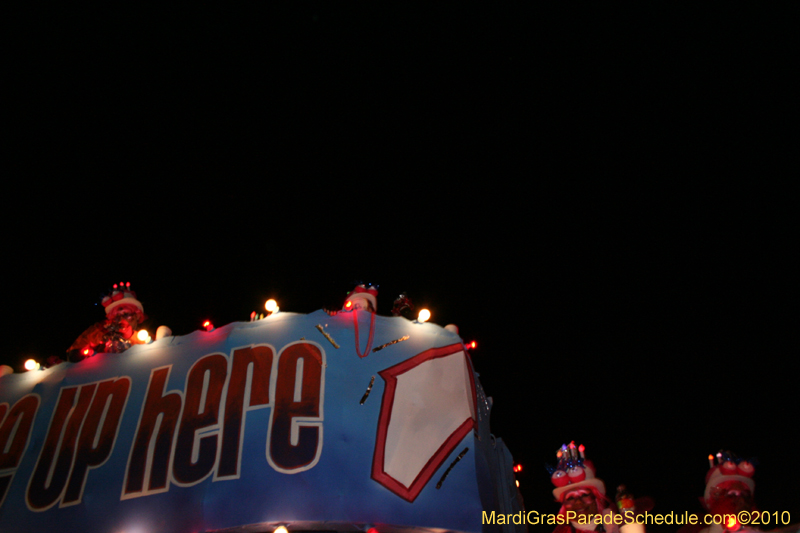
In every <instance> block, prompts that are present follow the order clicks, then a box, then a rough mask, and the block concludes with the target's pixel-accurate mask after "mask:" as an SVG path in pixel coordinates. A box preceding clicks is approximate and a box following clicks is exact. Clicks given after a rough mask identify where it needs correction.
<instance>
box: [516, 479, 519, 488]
mask: <svg viewBox="0 0 800 533" xmlns="http://www.w3.org/2000/svg"><path fill="white" fill-rule="evenodd" d="M516 482H517V487H519V480H518V479H517V480H516Z"/></svg>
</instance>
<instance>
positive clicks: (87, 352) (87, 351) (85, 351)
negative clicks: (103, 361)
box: [81, 348, 94, 357]
mask: <svg viewBox="0 0 800 533" xmlns="http://www.w3.org/2000/svg"><path fill="white" fill-rule="evenodd" d="M81 353H82V354H83V356H84V357H89V356H90V355H92V354H93V353H94V350H92V349H91V348H84V349H83V351H82V352H81Z"/></svg>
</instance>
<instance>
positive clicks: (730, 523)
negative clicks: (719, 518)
mask: <svg viewBox="0 0 800 533" xmlns="http://www.w3.org/2000/svg"><path fill="white" fill-rule="evenodd" d="M725 528H726V529H729V530H731V531H736V530H737V529H739V523H738V522H737V521H736V516H735V515H728V517H727V518H726V520H725Z"/></svg>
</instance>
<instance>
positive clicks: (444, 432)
mask: <svg viewBox="0 0 800 533" xmlns="http://www.w3.org/2000/svg"><path fill="white" fill-rule="evenodd" d="M380 376H381V377H382V378H383V379H384V381H386V388H385V389H384V394H383V403H382V405H381V416H380V420H379V421H378V436H377V439H376V443H375V454H374V456H373V461H372V477H373V479H375V480H376V481H377V482H379V483H381V484H382V485H384V486H385V487H386V488H388V489H389V490H391V491H392V492H394V493H395V494H397V495H398V496H400V497H402V498H405V499H406V500H408V501H414V499H415V498H416V497H417V496H418V495H419V493H420V492H421V491H422V489H423V488H424V487H425V485H426V484H427V483H428V481H429V480H430V479H431V477H432V476H433V474H434V473H435V472H436V470H437V469H438V468H439V467H440V466H441V464H442V462H443V461H444V460H445V459H446V458H447V456H448V455H449V454H450V452H452V451H453V449H454V448H455V447H456V446H457V445H458V443H459V442H460V441H461V440H462V439H463V438H464V437H465V436H466V435H467V434H469V432H470V430H472V429H473V428H475V427H476V426H475V424H476V422H475V408H476V406H475V401H476V400H475V381H474V377H473V373H472V367H471V365H470V363H469V359H468V357H467V355H466V353H465V352H464V348H463V346H462V345H461V344H453V345H450V346H445V347H442V348H432V349H430V350H426V351H424V352H422V353H420V354H417V355H416V356H414V357H412V358H410V359H407V360H405V361H403V362H402V363H399V364H397V365H395V366H393V367H390V368H387V369H386V370H383V371H381V372H380Z"/></svg>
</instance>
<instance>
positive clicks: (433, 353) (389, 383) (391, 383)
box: [372, 344, 478, 502]
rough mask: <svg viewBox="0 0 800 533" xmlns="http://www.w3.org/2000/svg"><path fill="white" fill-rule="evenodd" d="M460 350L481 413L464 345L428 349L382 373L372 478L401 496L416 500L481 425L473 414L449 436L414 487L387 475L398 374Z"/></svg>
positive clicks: (474, 409)
mask: <svg viewBox="0 0 800 533" xmlns="http://www.w3.org/2000/svg"><path fill="white" fill-rule="evenodd" d="M458 352H462V353H463V354H464V358H465V360H466V365H467V369H468V370H469V381H470V392H471V393H472V403H473V413H476V412H477V395H476V391H475V377H474V375H473V373H472V372H473V370H472V364H471V361H470V360H469V357H468V356H467V354H466V351H465V350H464V346H463V345H462V344H451V345H449V346H443V347H441V348H431V349H429V350H425V351H424V352H421V353H419V354H417V355H415V356H414V357H411V358H409V359H406V360H405V361H403V362H402V363H398V364H396V365H394V366H392V367H389V368H387V369H385V370H381V371H380V372H378V374H379V375H380V376H381V377H382V378H383V380H384V381H385V382H386V388H385V389H384V391H383V399H382V401H381V414H380V418H379V419H378V435H377V438H376V439H375V453H374V454H373V456H372V479H374V480H375V481H377V482H378V483H380V484H381V485H383V486H384V487H386V488H387V489H389V490H390V491H392V492H394V493H395V494H397V495H398V496H400V497H401V498H403V499H405V500H407V501H409V502H413V501H414V500H415V499H416V498H417V496H419V493H420V492H422V489H423V488H424V487H425V485H426V484H427V483H428V481H430V479H431V478H432V477H433V475H434V474H435V473H436V470H437V469H438V468H439V467H440V466H441V465H442V463H443V462H444V461H445V459H447V456H449V455H450V453H451V452H452V451H453V449H455V447H456V446H457V445H458V443H459V442H461V440H462V439H463V438H464V437H466V436H467V435H468V434H469V432H470V430H472V429H477V427H478V424H477V421H476V420H475V418H474V417H473V416H470V417H469V418H467V419H466V420H464V422H463V423H461V424H460V425H459V426H458V428H456V430H455V431H454V432H453V433H451V434H450V436H449V437H448V438H447V439H445V441H444V442H443V443H442V445H441V446H439V448H438V449H437V450H436V452H435V453H434V454H433V455H432V456H431V458H430V459H428V462H427V463H425V466H423V467H422V469H421V470H420V472H419V474H417V477H415V478H414V481H412V482H411V486H409V487H406V486H405V485H403V484H402V483H400V482H399V481H397V480H396V479H395V478H393V477H392V476H390V475H389V474H387V473H386V472H385V471H384V470H383V464H384V459H385V457H384V454H385V450H386V434H387V432H388V430H389V422H390V421H391V418H392V409H393V407H394V395H395V391H396V389H397V376H399V375H401V374H404V373H406V372H408V371H409V370H411V369H412V368H414V367H416V366H418V365H420V364H422V363H424V362H425V361H430V360H431V359H438V358H440V357H447V356H450V355H453V354H456V353H458Z"/></svg>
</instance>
